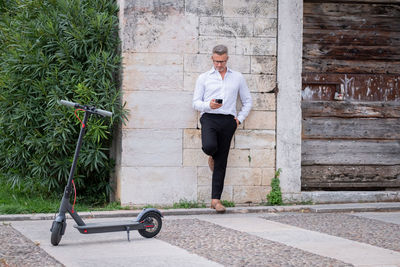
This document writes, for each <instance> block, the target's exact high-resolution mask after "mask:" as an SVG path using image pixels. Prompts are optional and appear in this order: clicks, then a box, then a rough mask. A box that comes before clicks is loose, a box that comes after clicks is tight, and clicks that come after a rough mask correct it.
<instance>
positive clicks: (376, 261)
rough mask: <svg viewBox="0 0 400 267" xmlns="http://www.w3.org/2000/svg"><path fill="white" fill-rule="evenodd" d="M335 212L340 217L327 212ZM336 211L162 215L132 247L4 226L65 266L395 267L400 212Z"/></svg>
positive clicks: (34, 223) (45, 223)
mask: <svg viewBox="0 0 400 267" xmlns="http://www.w3.org/2000/svg"><path fill="white" fill-rule="evenodd" d="M382 204H383V203H382ZM353 205H354V204H353ZM374 205H375V209H377V208H376V204H374ZM396 205H397V207H400V203H399V204H397V203H392V204H391V205H390V207H391V209H392V210H397V209H396V208H395V206H396ZM335 207H336V211H341V212H340V213H337V212H332V210H334V209H335ZM337 207H338V205H325V209H323V210H324V211H329V212H321V209H322V208H323V207H322V206H319V207H318V208H317V207H315V206H314V208H315V209H314V210H313V211H311V212H310V210H308V209H301V210H299V211H297V212H278V213H276V212H275V213H272V212H256V213H244V214H243V213H241V212H239V210H240V209H242V208H236V212H235V211H233V209H231V210H230V213H228V214H222V215H218V214H215V213H209V214H197V215H168V216H165V217H164V219H163V224H164V225H163V228H162V231H161V232H160V234H159V235H158V236H157V237H156V238H153V239H144V238H142V237H141V236H140V235H139V234H138V233H137V232H131V242H128V241H127V238H126V233H124V232H117V233H105V234H94V235H81V234H79V233H78V232H77V231H76V230H75V229H74V228H73V227H72V226H73V225H74V222H73V221H71V220H69V221H68V222H67V223H68V226H67V231H66V233H65V235H64V236H63V239H62V240H61V242H60V245H59V246H57V247H53V246H52V245H51V244H50V231H49V229H50V226H51V223H52V221H51V220H26V221H11V222H10V223H11V226H12V227H13V228H14V229H16V230H17V231H19V232H20V233H22V235H24V236H25V237H27V238H28V239H29V240H30V241H31V245H32V246H35V244H36V247H39V248H40V249H42V250H44V251H45V252H46V253H47V254H49V255H50V256H52V257H53V258H54V259H55V260H56V261H58V262H59V263H60V264H61V265H65V266H97V267H100V266H136V265H146V266H400V212H398V211H387V210H388V207H389V204H386V206H385V207H382V208H381V211H380V212H354V210H362V209H361V207H364V208H365V209H364V210H367V211H368V210H371V206H368V205H367V204H365V205H364V206H363V204H360V205H359V206H357V207H356V206H353V210H350V209H349V206H347V208H346V209H344V207H345V206H340V207H341V210H339V209H338V208H337ZM377 210H379V209H377ZM385 210H386V211H385ZM389 210H390V209H389ZM302 211H303V212H302ZM190 212H192V211H190ZM190 212H189V213H190ZM187 213H188V212H187ZM187 213H185V212H184V211H181V214H187ZM126 219H127V218H126V217H116V218H99V219H85V221H87V222H104V221H115V220H117V221H118V220H126ZM28 239H27V240H28ZM1 241H2V242H1V243H3V244H4V241H3V240H1ZM1 246H3V245H1ZM1 246H0V259H1V257H2V256H1V252H2V250H1ZM3 254H4V253H3ZM3 259H4V260H3V264H9V263H12V259H11V260H9V259H10V256H9V255H8V256H7V257H6V256H3ZM1 263H2V262H1V260H0V265H1ZM10 265H11V266H12V264H10ZM24 265H25V264H24ZM26 265H29V264H28V261H27V262H26ZM39 265H41V266H52V265H54V264H52V263H48V261H47V264H46V263H45V262H43V263H42V264H39ZM4 266H7V265H4ZM32 266H33V265H32ZM36 266H37V263H36Z"/></svg>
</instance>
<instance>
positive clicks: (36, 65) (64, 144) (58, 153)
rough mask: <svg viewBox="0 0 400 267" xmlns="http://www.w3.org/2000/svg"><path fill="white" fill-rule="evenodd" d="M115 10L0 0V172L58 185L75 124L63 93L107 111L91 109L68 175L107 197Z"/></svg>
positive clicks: (29, 182) (69, 2)
mask: <svg viewBox="0 0 400 267" xmlns="http://www.w3.org/2000/svg"><path fill="white" fill-rule="evenodd" d="M117 13H118V6H117V4H116V3H115V1H110V0H0V110H1V113H0V176H1V178H2V179H3V180H5V181H7V182H8V183H9V184H11V185H12V186H14V187H18V188H19V190H22V191H24V190H25V191H36V192H39V193H42V194H46V193H49V192H62V190H63V188H64V186H65V181H66V180H67V178H68V173H69V169H70V165H71V162H72V158H73V154H74V150H75V145H76V140H77V137H78V134H79V128H80V123H79V121H77V119H76V118H75V117H74V112H73V109H71V108H66V107H64V106H60V105H59V104H57V101H58V100H61V99H66V100H70V101H73V102H78V103H81V104H88V105H95V106H97V107H99V108H102V109H105V110H110V111H112V112H113V113H114V115H113V117H112V119H111V120H110V119H102V118H99V117H96V116H91V118H90V120H89V123H88V129H87V135H86V136H85V140H84V142H83V147H82V151H81V154H80V159H79V164H78V167H77V172H76V175H75V183H76V184H77V187H78V189H79V193H80V194H81V195H87V196H94V195H96V196H98V197H101V198H102V199H104V200H106V199H107V195H108V194H109V193H110V190H111V187H110V185H109V175H110V172H111V170H112V168H113V161H112V160H111V158H110V147H111V139H112V138H111V136H112V132H113V129H114V128H115V127H113V126H115V125H116V124H117V123H119V122H120V121H121V120H123V119H124V116H125V115H124V111H123V107H122V106H121V104H120V103H121V101H120V92H119V89H118V88H119V77H118V73H119V68H120V62H121V59H120V55H119V50H118V49H119V45H120V41H119V38H118V17H117ZM80 117H81V118H82V117H83V114H82V113H80Z"/></svg>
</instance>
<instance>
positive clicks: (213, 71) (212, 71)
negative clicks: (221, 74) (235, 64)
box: [210, 67, 232, 74]
mask: <svg viewBox="0 0 400 267" xmlns="http://www.w3.org/2000/svg"><path fill="white" fill-rule="evenodd" d="M216 72H217V70H216V69H215V67H212V68H211V70H210V74H213V73H216ZM226 72H232V70H231V69H230V68H228V67H226Z"/></svg>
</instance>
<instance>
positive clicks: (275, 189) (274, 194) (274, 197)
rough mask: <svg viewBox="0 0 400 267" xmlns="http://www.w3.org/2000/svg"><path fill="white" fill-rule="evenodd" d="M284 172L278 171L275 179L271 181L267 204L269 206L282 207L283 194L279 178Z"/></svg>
mask: <svg viewBox="0 0 400 267" xmlns="http://www.w3.org/2000/svg"><path fill="white" fill-rule="evenodd" d="M281 172H282V170H281V169H278V170H277V171H276V172H275V177H274V178H273V179H272V181H271V187H272V189H271V192H270V193H269V194H268V195H267V203H268V205H282V204H283V201H282V192H281V187H280V182H279V176H280V174H281Z"/></svg>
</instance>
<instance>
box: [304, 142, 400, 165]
mask: <svg viewBox="0 0 400 267" xmlns="http://www.w3.org/2000/svg"><path fill="white" fill-rule="evenodd" d="M301 164H302V165H397V164H400V140H398V141H367V140H359V141H349V140H303V141H302V160H301Z"/></svg>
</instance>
